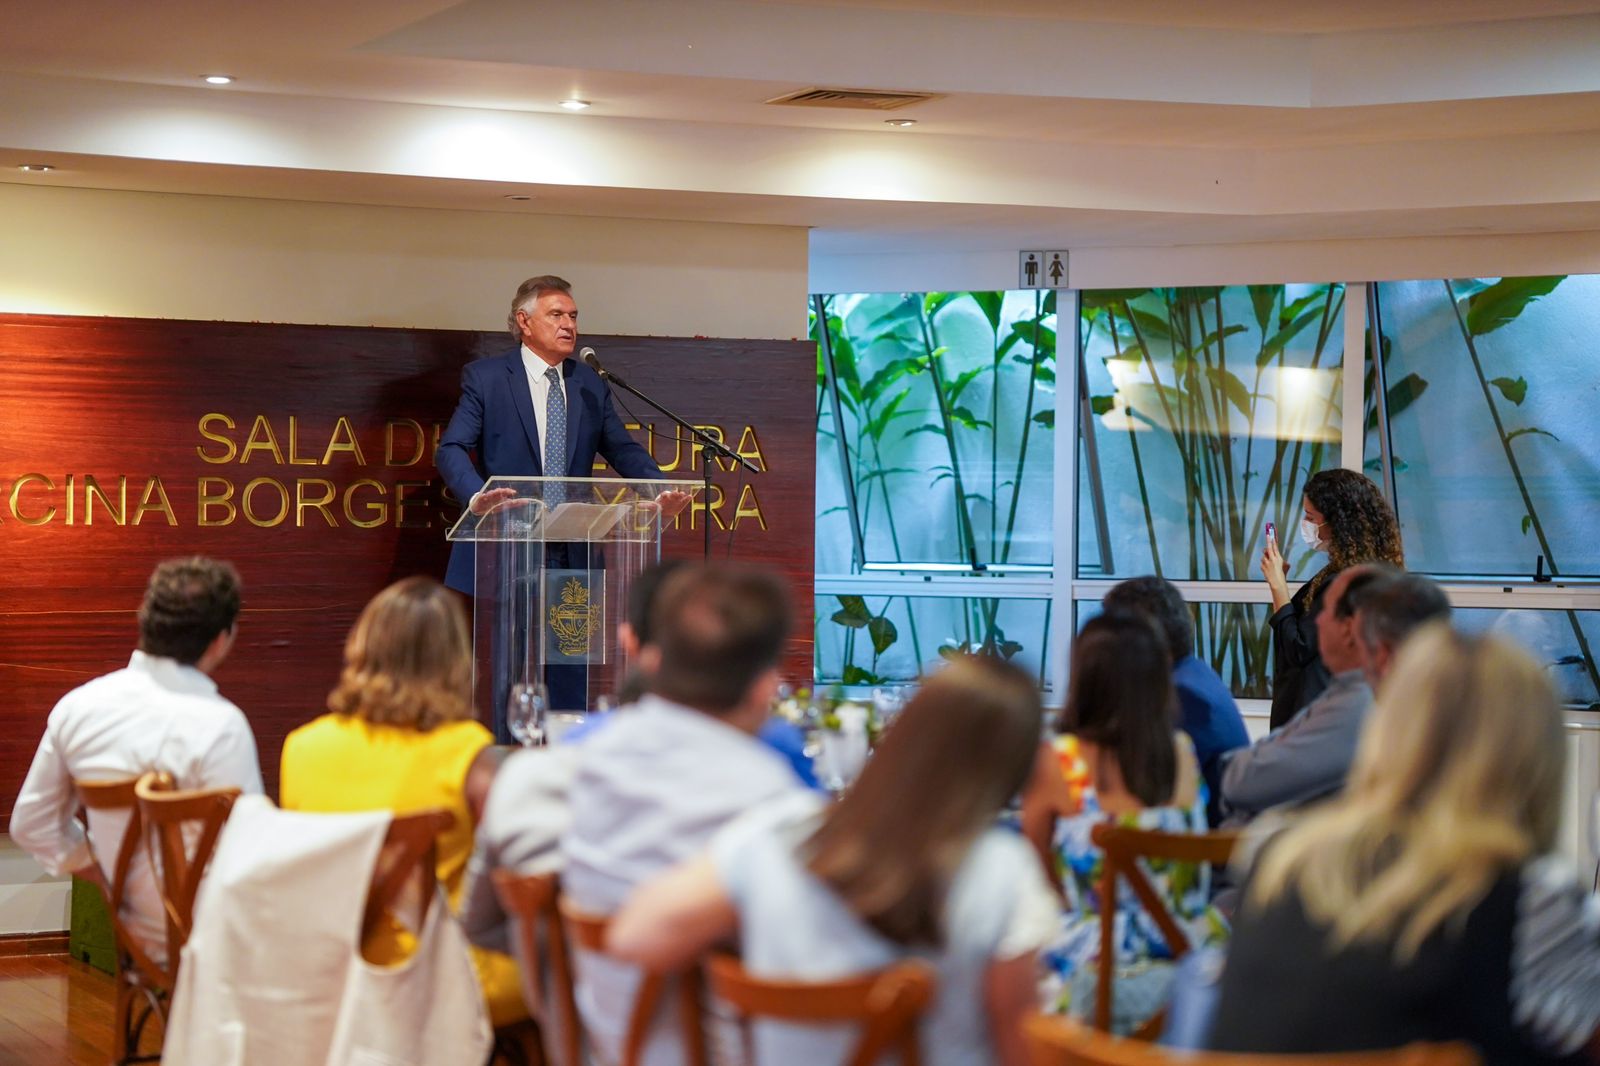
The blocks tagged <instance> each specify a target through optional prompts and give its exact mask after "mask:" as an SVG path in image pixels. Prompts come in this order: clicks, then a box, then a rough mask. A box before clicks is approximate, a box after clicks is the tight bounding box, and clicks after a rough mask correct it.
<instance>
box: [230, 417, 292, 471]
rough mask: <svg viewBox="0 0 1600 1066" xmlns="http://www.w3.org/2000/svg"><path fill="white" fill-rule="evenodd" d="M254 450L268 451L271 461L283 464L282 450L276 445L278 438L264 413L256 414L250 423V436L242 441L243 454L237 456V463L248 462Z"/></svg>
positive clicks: (241, 464)
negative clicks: (253, 420)
mask: <svg viewBox="0 0 1600 1066" xmlns="http://www.w3.org/2000/svg"><path fill="white" fill-rule="evenodd" d="M254 452H268V453H269V454H271V456H272V461H273V462H275V463H277V464H278V465H279V466H282V465H283V450H282V449H280V448H279V447H278V438H277V436H276V435H275V434H274V433H273V432H272V423H271V422H269V421H267V416H266V415H256V420H255V422H253V423H252V424H251V426H250V436H248V437H246V438H245V442H244V454H242V455H240V456H239V465H240V466H243V465H244V464H245V463H248V462H249V461H250V456H251V454H252V453H254Z"/></svg>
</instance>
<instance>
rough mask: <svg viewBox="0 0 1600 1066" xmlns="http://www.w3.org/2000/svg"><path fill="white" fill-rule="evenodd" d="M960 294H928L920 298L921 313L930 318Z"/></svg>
mask: <svg viewBox="0 0 1600 1066" xmlns="http://www.w3.org/2000/svg"><path fill="white" fill-rule="evenodd" d="M960 295H961V294H960V293H958V292H930V293H928V294H927V295H925V296H924V297H923V298H922V313H923V314H924V315H927V316H928V317H929V318H932V317H933V316H934V315H936V314H938V313H939V311H940V309H941V308H943V307H945V306H946V305H948V304H949V303H950V301H951V300H954V299H955V298H956V297H957V296H960Z"/></svg>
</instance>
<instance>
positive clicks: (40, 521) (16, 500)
mask: <svg viewBox="0 0 1600 1066" xmlns="http://www.w3.org/2000/svg"><path fill="white" fill-rule="evenodd" d="M33 481H38V482H42V483H43V484H44V487H45V488H46V489H48V490H49V491H51V492H54V491H55V489H56V483H55V482H54V481H51V480H50V479H49V478H48V477H46V476H45V475H43V474H23V475H22V476H21V477H19V478H17V480H16V481H15V482H13V483H12V485H11V517H12V518H15V519H16V520H17V521H18V522H21V523H22V524H23V525H25V526H42V525H44V524H45V523H47V522H49V521H50V520H51V519H52V518H54V517H55V516H56V506H55V504H53V503H52V504H49V505H47V506H46V507H45V509H44V513H43V514H36V515H26V514H23V513H22V503H21V501H22V486H24V485H26V484H28V483H29V482H33Z"/></svg>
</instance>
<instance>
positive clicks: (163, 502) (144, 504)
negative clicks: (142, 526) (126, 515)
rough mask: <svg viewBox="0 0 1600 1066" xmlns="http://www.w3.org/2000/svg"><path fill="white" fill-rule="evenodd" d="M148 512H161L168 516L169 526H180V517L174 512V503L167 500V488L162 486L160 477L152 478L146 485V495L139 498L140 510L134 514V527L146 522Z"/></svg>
mask: <svg viewBox="0 0 1600 1066" xmlns="http://www.w3.org/2000/svg"><path fill="white" fill-rule="evenodd" d="M146 511H159V512H160V513H161V514H163V515H165V516H166V519H167V525H169V526H175V525H177V524H178V516H177V514H176V512H174V511H173V510H172V501H171V500H169V499H167V490H166V487H165V486H164V485H162V484H161V478H160V477H159V476H154V477H151V478H150V480H149V481H146V482H145V483H144V494H143V495H141V496H140V497H139V506H138V509H136V510H135V511H134V512H133V524H134V525H138V524H139V523H140V522H143V521H144V514H145V512H146Z"/></svg>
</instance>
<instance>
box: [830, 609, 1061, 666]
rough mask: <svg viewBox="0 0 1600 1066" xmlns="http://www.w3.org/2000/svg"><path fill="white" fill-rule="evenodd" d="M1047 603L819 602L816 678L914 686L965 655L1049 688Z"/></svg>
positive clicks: (1049, 613)
mask: <svg viewBox="0 0 1600 1066" xmlns="http://www.w3.org/2000/svg"><path fill="white" fill-rule="evenodd" d="M1050 615H1051V611H1050V601H1049V600H1048V599H1002V598H981V597H928V596H873V595H865V596H862V595H855V594H851V593H834V594H832V595H822V594H819V595H818V596H817V616H818V617H817V659H816V662H817V678H818V679H819V680H821V681H827V682H840V683H843V684H846V685H882V684H886V683H892V682H900V681H911V680H915V679H916V678H917V677H919V676H920V675H921V674H922V673H923V671H924V670H926V669H927V668H928V667H930V666H932V665H935V664H937V663H939V662H940V661H941V660H942V659H945V658H948V657H949V656H951V655H957V654H961V653H964V652H966V653H978V654H988V655H996V656H1000V657H1003V658H1006V659H1009V660H1011V661H1012V662H1014V663H1016V664H1017V665H1018V666H1021V667H1022V668H1023V669H1025V670H1028V671H1029V672H1030V673H1032V674H1034V675H1035V676H1036V677H1038V678H1039V680H1040V682H1041V683H1046V682H1048V681H1049V680H1050V679H1051V678H1052V677H1053V675H1054V673H1055V671H1054V670H1053V669H1051V668H1050V663H1049V661H1048V655H1047V648H1048V643H1049V637H1050V621H1051V619H1050Z"/></svg>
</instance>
